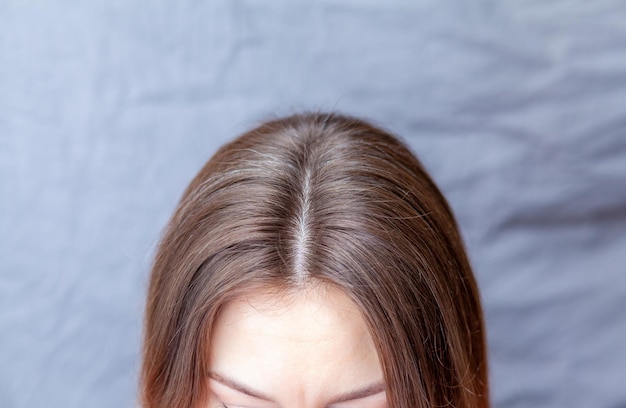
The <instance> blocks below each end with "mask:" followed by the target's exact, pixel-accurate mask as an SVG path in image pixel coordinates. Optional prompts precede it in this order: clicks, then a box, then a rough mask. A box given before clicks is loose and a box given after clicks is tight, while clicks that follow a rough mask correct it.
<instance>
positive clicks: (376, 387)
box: [209, 371, 386, 405]
mask: <svg viewBox="0 0 626 408" xmlns="http://www.w3.org/2000/svg"><path fill="white" fill-rule="evenodd" d="M209 377H210V378H212V379H214V380H215V381H217V382H219V383H221V384H223V385H225V386H227V387H229V388H232V389H233V390H236V391H239V392H241V393H243V394H246V395H248V396H250V397H254V398H259V399H262V400H264V401H268V402H275V401H274V400H273V399H272V398H270V397H269V396H267V395H265V394H263V393H262V392H260V391H257V390H254V389H252V388H250V387H248V386H247V385H244V384H241V383H240V382H238V381H237V380H235V379H233V378H230V377H228V376H225V375H222V374H218V373H216V372H213V371H212V372H209ZM385 389H386V388H385V383H384V382H383V381H380V382H377V383H374V384H371V385H367V386H365V387H363V388H359V389H356V390H353V391H349V392H346V393H344V394H340V395H338V396H336V397H334V398H332V399H331V401H330V402H329V403H328V405H332V404H338V403H340V402H347V401H352V400H357V399H361V398H365V397H369V396H372V395H376V394H379V393H381V392H383V391H385Z"/></svg>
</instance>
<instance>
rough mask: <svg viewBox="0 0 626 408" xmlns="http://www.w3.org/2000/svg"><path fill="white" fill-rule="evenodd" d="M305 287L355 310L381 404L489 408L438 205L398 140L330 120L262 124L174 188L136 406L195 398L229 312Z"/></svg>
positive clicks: (191, 403) (446, 221) (453, 232)
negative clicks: (335, 294)
mask: <svg viewBox="0 0 626 408" xmlns="http://www.w3.org/2000/svg"><path fill="white" fill-rule="evenodd" d="M312 282H328V283H331V284H333V285H335V286H337V287H339V288H340V289H341V290H343V291H344V292H345V293H346V294H347V295H348V296H349V297H350V298H351V299H352V300H353V301H354V302H355V303H356V305H357V306H358V307H359V308H360V310H361V312H362V314H363V317H364V319H365V321H366V324H367V325H368V327H369V330H370V333H371V335H372V338H373V340H374V344H375V345H376V348H377V351H378V354H379V358H380V360H381V364H382V367H383V373H384V377H385V381H386V384H387V399H388V402H389V407H390V408H419V407H444V406H446V407H447V406H450V407H457V408H469V407H480V408H486V407H488V406H489V397H488V386H487V363H486V350H485V348H486V346H485V330H484V325H483V317H482V311H481V306H480V301H479V294H478V289H477V286H476V282H475V280H474V277H473V274H472V270H471V268H470V265H469V262H468V259H467V256H466V254H465V251H464V248H463V244H462V241H461V237H460V235H459V232H458V228H457V225H456V222H455V220H454V217H453V215H452V212H451V210H450V208H449V206H448V204H447V203H446V201H445V199H444V197H443V196H442V194H441V193H440V191H439V189H438V188H437V187H436V185H435V184H434V183H433V181H432V180H431V178H430V177H429V176H428V174H427V173H426V171H425V170H424V168H423V167H422V165H421V164H420V163H419V162H418V160H417V159H416V158H415V156H414V155H413V154H411V152H410V151H409V149H408V148H407V147H406V146H405V145H404V144H403V143H401V142H400V141H399V140H398V139H396V138H395V137H393V136H391V135H390V134H389V133H387V132H385V131H383V130H381V129H379V128H376V127H374V126H372V125H371V124H369V123H367V122H365V121H362V120H359V119H356V118H352V117H346V116H342V115H338V114H333V113H331V114H322V113H316V114H300V115H293V116H290V117H286V118H283V119H277V120H272V121H269V122H267V123H264V124H262V125H261V126H259V127H258V128H256V129H254V130H251V131H249V132H248V133H245V134H244V135H242V136H240V137H239V138H237V139H236V140H234V141H233V142H231V143H229V144H227V145H225V146H223V147H222V148H221V149H220V150H219V151H218V152H217V153H216V154H215V155H214V156H213V158H212V159H211V160H210V161H209V162H208V163H207V164H206V165H205V166H204V168H203V169H202V170H201V171H200V173H199V174H198V175H197V176H196V177H195V178H194V179H193V181H192V182H191V184H190V185H189V187H188V188H187V190H186V191H185V193H184V195H183V197H182V199H181V201H180V204H179V205H178V208H177V210H176V212H175V214H174V215H173V217H172V219H171V221H170V223H169V225H168V227H167V230H166V232H165V235H164V237H163V239H162V241H161V243H160V246H159V248H158V252H157V255H156V259H155V262H154V265H153V269H152V273H151V277H150V287H149V293H148V299H147V305H146V319H145V333H144V335H145V338H144V347H143V366H142V370H141V397H142V403H143V406H144V407H145V408H190V407H193V408H196V407H198V406H199V404H201V403H202V402H203V401H204V399H205V398H206V395H207V390H206V387H207V378H206V373H207V367H208V357H207V356H208V352H207V350H208V349H209V347H210V338H211V329H212V324H213V322H214V321H215V320H216V317H217V315H218V313H219V311H220V308H221V307H222V306H223V305H224V304H225V303H226V302H228V301H229V300H232V299H234V298H235V297H237V296H238V295H241V294H243V293H244V292H247V291H250V290H251V289H252V288H258V287H265V288H267V287H270V288H283V289H291V290H293V289H294V288H295V289H297V288H301V287H302V286H303V285H307V284H308V283H312Z"/></svg>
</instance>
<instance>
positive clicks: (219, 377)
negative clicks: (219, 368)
mask: <svg viewBox="0 0 626 408" xmlns="http://www.w3.org/2000/svg"><path fill="white" fill-rule="evenodd" d="M209 378H211V379H213V380H215V381H217V382H218V383H220V384H222V385H225V386H227V387H228V388H232V389H233V390H235V391H239V392H240V393H242V394H246V395H248V396H250V397H254V398H258V399H261V400H264V401H268V402H274V400H272V398H270V397H268V396H267V395H265V394H263V393H262V392H260V391H256V390H254V389H253V388H250V387H249V386H247V385H244V384H242V383H241V382H239V381H237V380H235V379H233V378H232V377H228V376H226V375H223V374H218V373H216V372H215V371H210V372H209Z"/></svg>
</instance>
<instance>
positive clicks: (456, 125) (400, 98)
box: [0, 0, 626, 408]
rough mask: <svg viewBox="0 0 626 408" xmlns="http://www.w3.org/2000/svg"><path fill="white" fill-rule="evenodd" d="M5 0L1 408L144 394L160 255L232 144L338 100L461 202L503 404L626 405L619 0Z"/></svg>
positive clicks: (623, 79) (117, 401)
mask: <svg viewBox="0 0 626 408" xmlns="http://www.w3.org/2000/svg"><path fill="white" fill-rule="evenodd" d="M54 3H55V4H52V3H50V2H37V1H3V2H0V231H2V234H1V235H0V407H3V408H5V407H6V408H26V407H28V408H36V407H46V408H49V407H63V408H70V407H81V408H82V407H102V408H109V407H124V406H133V405H135V404H136V392H137V385H136V383H137V374H138V369H139V360H140V335H141V318H142V309H143V303H144V293H145V289H146V285H147V276H148V271H149V267H150V262H151V257H152V255H153V253H154V250H155V246H156V243H157V242H158V239H159V236H160V233H161V231H162V228H163V226H164V225H165V223H166V221H167V219H168V217H169V215H170V214H171V212H172V211H173V209H174V206H175V204H176V201H177V200H178V198H179V196H180V194H181V193H182V191H183V189H184V187H185V186H186V184H187V183H188V182H189V181H190V179H191V177H192V176H193V175H194V174H195V172H196V171H197V170H198V169H199V168H200V167H201V166H202V164H203V163H204V162H205V161H206V160H207V159H208V158H209V157H210V156H211V154H212V153H213V152H215V150H216V149H217V148H218V146H220V145H221V144H222V143H224V142H225V141H227V140H230V139H231V138H233V137H234V136H235V135H237V134H239V133H241V132H242V131H244V130H245V129H247V128H249V127H251V126H254V125H255V124H257V123H258V122H259V121H260V120H263V119H266V118H268V117H271V116H274V115H282V114H287V113H292V112H296V111H300V110H304V109H308V110H339V111H342V112H345V113H350V114H355V115H358V116H363V117H366V118H369V119H371V120H373V121H375V122H376V123H378V124H380V125H382V126H385V127H386V128H388V129H390V130H391V131H392V132H394V133H396V134H398V135H400V136H401V137H403V138H404V139H405V140H406V141H407V142H408V143H409V145H410V146H411V147H412V149H413V150H414V152H415V153H416V154H417V155H418V156H419V157H420V159H421V160H422V161H423V163H424V164H425V165H426V167H427V168H428V170H429V171H430V172H431V173H432V175H433V177H434V178H435V180H436V181H437V182H438V183H439V185H440V186H441V188H442V189H443V191H444V193H445V194H446V196H447V197H448V198H449V200H450V203H451V205H452V207H453V209H454V210H455V212H456V214H457V217H458V220H459V224H460V226H461V230H462V232H463V235H464V237H465V240H466V244H467V248H468V252H469V254H470V257H471V260H472V262H473V265H474V268H475V273H476V276H477V279H478V281H479V284H480V288H481V291H482V297H483V301H484V308H485V314H486V319H487V327H488V339H489V346H490V372H491V384H492V399H493V402H494V406H496V407H520V408H522V407H531V406H532V407H535V408H537V407H554V408H557V407H559V408H560V407H570V408H576V407H580V408H589V407H595V408H602V407H604V408H616V407H624V406H626V313H625V311H626V267H625V266H624V265H625V264H626V51H625V50H626V8H624V3H623V2H622V1H619V0H598V1H593V2H588V1H567V2H566V1H524V2H522V1H508V2H497V1H488V0H477V1H473V2H468V1H460V0H458V1H448V2H444V1H439V0H436V1H435V0H432V1H426V0H420V1H400V0H394V1H372V0H366V1H350V0H322V1H316V2H303V1H291V0H280V1H272V2H258V1H252V0H249V1H243V0H242V1H235V0H213V1H208V2H196V1H189V0H180V1H175V2H166V1H155V2H140V1H136V0H133V1H128V0H125V1H116V0H114V1H104V0H96V1H90V2H75V3H71V4H70V3H69V2H63V1H57V2H54Z"/></svg>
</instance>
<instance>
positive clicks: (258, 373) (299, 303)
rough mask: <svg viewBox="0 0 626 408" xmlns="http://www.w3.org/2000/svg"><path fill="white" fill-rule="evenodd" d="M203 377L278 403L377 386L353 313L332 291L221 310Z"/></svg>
mask: <svg viewBox="0 0 626 408" xmlns="http://www.w3.org/2000/svg"><path fill="white" fill-rule="evenodd" d="M210 371H213V372H219V373H221V374H225V375H228V376H233V377H236V378H238V379H240V380H241V381H242V382H245V383H246V384H250V385H254V387H255V388H256V389H259V390H262V391H264V392H265V393H266V394H270V395H274V396H275V397H276V398H277V399H280V398H281V395H277V394H284V393H285V392H288V391H285V390H292V391H293V392H294V393H295V392H300V393H303V394H308V395H311V396H312V395H315V396H317V397H319V398H323V397H324V394H328V395H332V394H335V393H337V392H341V391H343V390H346V389H348V390H349V389H353V388H355V387H358V386H360V385H362V384H370V383H373V382H375V381H380V380H381V379H382V370H381V367H380V363H379V360H378V355H377V353H376V349H375V347H374V344H373V342H372V339H371V336H370V334H369V332H368V330H367V326H366V324H365V321H364V320H363V317H362V316H361V312H360V310H359V309H358V308H357V306H356V305H355V304H354V303H353V302H352V300H351V299H350V298H349V297H348V296H346V295H345V294H344V293H343V292H342V291H341V290H339V289H337V288H334V287H315V288H308V289H304V290H301V291H299V292H296V293H290V294H287V295H285V294H281V295H277V294H275V293H273V294H272V293H271V292H263V291H256V292H251V293H249V294H248V295H246V296H242V297H240V298H238V299H236V300H234V301H232V302H230V303H228V304H226V306H225V308H224V309H223V310H222V312H221V314H220V316H219V318H218V320H217V322H216V324H215V326H214V330H213V334H212V338H211V349H210ZM286 384H289V386H285V385H286ZM283 397H284V398H287V397H288V396H286V395H283ZM311 398H313V397H311Z"/></svg>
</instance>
